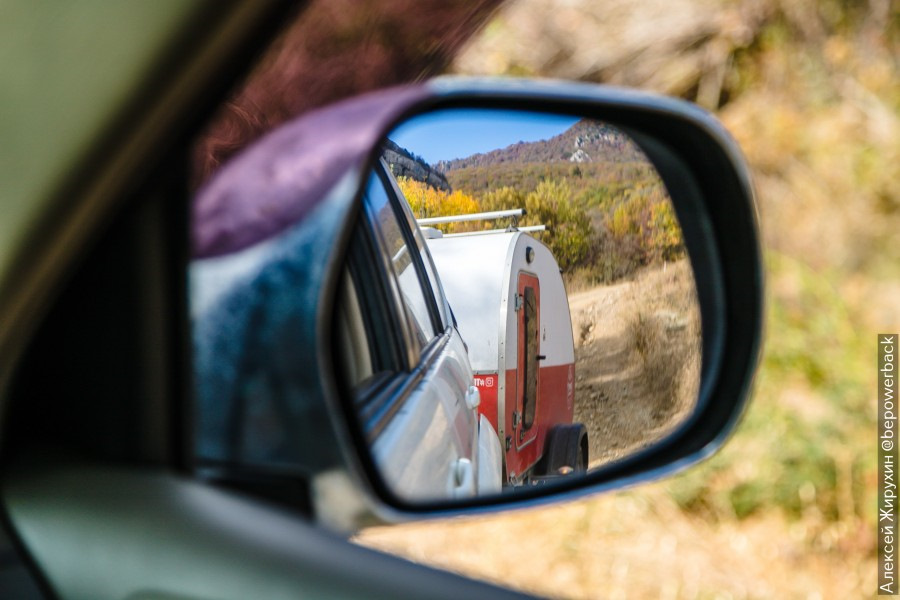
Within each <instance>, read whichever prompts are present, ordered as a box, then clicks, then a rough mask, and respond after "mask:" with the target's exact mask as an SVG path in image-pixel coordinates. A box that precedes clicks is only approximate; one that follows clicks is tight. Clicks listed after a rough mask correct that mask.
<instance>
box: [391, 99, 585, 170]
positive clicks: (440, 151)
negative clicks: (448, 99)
mask: <svg viewBox="0 0 900 600" xmlns="http://www.w3.org/2000/svg"><path fill="white" fill-rule="evenodd" d="M578 120H579V118H578V117H572V116H564V115H548V114H545V113H535V112H523V111H511V110H497V109H445V110H440V111H435V112H431V113H426V114H424V115H419V116H416V117H413V118H412V119H410V120H409V121H407V122H405V123H403V124H401V125H400V127H398V128H397V129H395V130H394V131H392V132H391V133H390V134H389V135H388V138H390V139H391V140H393V141H394V142H396V143H397V144H398V145H399V146H401V147H403V148H406V149H407V150H409V151H410V152H413V153H415V154H418V155H419V156H421V157H423V158H424V159H425V160H426V161H427V162H428V163H430V164H434V163H436V162H437V161H439V160H450V159H454V158H465V157H467V156H471V155H472V154H475V153H477V152H490V151H491V150H496V149H498V148H505V147H507V146H509V145H511V144H515V143H516V142H534V141H537V140H546V139H548V138H551V137H553V136H555V135H559V134H560V133H562V132H563V131H565V130H566V129H568V128H569V127H571V126H572V125H574V124H575V123H576V122H578Z"/></svg>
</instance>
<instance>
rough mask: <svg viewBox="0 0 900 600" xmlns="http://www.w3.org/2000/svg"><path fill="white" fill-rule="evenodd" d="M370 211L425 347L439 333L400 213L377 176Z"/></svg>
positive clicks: (368, 194) (368, 201) (415, 331)
mask: <svg viewBox="0 0 900 600" xmlns="http://www.w3.org/2000/svg"><path fill="white" fill-rule="evenodd" d="M366 208H367V210H368V212H369V215H370V217H371V219H372V221H373V223H374V225H375V228H376V229H377V230H378V237H379V238H380V239H381V243H382V245H383V248H384V251H385V252H386V253H387V256H388V257H389V262H390V264H391V269H392V271H393V274H394V276H395V277H396V279H397V283H398V285H399V288H400V295H401V297H402V301H403V305H404V309H405V312H406V314H407V317H408V319H407V320H408V322H409V325H410V329H411V331H412V333H413V336H414V337H415V339H416V341H417V342H418V344H419V346H420V348H421V347H424V346H425V345H426V344H427V343H428V342H429V341H430V340H431V339H432V338H433V337H434V336H435V334H436V332H435V330H434V326H433V325H432V323H431V315H430V313H429V311H428V303H427V299H426V297H425V292H424V290H423V289H422V285H421V283H420V280H419V274H418V272H417V270H416V266H415V261H414V259H413V255H412V254H411V253H410V251H409V247H408V246H407V243H406V237H405V236H404V235H403V230H402V229H401V225H400V221H399V220H398V218H397V213H396V212H395V210H394V207H393V206H392V204H391V202H390V199H389V197H388V195H387V191H386V190H385V188H384V185H383V184H382V182H381V179H380V178H378V177H377V176H373V177H372V179H371V180H370V181H369V187H368V189H367V191H366Z"/></svg>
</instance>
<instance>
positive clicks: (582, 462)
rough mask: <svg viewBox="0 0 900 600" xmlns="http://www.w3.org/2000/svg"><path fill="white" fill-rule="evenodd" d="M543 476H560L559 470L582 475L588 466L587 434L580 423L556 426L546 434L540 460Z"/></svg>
mask: <svg viewBox="0 0 900 600" xmlns="http://www.w3.org/2000/svg"><path fill="white" fill-rule="evenodd" d="M541 462H542V463H543V464H542V466H543V468H542V469H541V474H543V475H560V474H562V472H561V471H560V470H561V469H563V470H567V469H571V470H572V471H574V472H576V473H584V472H585V471H587V466H588V434H587V429H586V428H585V426H584V425H582V424H581V423H572V424H571V425H557V426H556V427H553V428H552V429H550V431H548V432H547V440H546V442H545V444H544V457H543V459H542V460H541Z"/></svg>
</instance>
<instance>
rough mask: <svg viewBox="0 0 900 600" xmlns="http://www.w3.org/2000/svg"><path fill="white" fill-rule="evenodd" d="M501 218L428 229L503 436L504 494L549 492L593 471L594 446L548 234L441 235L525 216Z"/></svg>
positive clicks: (484, 402) (488, 411)
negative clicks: (579, 416) (577, 418)
mask: <svg viewBox="0 0 900 600" xmlns="http://www.w3.org/2000/svg"><path fill="white" fill-rule="evenodd" d="M521 214H524V211H522V210H521V209H518V210H516V211H499V212H495V213H478V214H475V215H460V216H453V217H435V218H429V219H419V224H420V225H421V226H422V227H423V231H424V233H425V237H426V239H427V240H428V241H427V243H428V249H429V251H430V252H431V255H432V258H433V260H434V263H435V267H436V269H437V271H438V274H439V276H440V279H441V283H442V285H443V287H444V292H445V293H446V295H447V298H448V300H449V303H450V307H451V309H452V311H453V313H454V316H455V318H456V321H457V327H458V329H459V331H460V333H461V335H462V337H463V339H464V340H465V342H466V344H467V346H468V350H469V359H470V361H471V364H472V368H473V370H474V372H475V385H476V387H477V388H478V390H479V392H480V394H481V404H480V406H479V412H481V413H482V414H483V415H485V416H486V417H487V419H488V420H489V421H490V423H491V425H492V426H493V427H494V428H495V430H496V431H497V434H498V436H499V438H500V440H501V444H502V446H503V450H504V452H503V454H504V461H503V466H504V484H505V485H525V484H535V483H541V482H543V481H546V480H548V479H551V478H554V477H558V476H560V475H565V474H567V473H570V472H572V471H583V470H585V469H586V467H587V464H588V437H587V430H586V428H585V426H584V425H583V424H580V423H573V416H574V409H575V349H574V340H573V337H572V322H571V317H570V314H569V303H568V297H567V295H566V290H565V287H564V285H563V280H562V276H561V274H560V269H559V265H558V264H557V262H556V259H555V258H554V256H553V254H552V253H551V251H550V250H549V249H548V248H547V247H546V246H545V245H544V244H542V243H541V242H540V241H538V240H537V239H535V238H534V237H532V236H531V235H530V233H531V232H534V231H540V230H543V229H544V227H543V226H533V227H522V228H516V227H509V228H508V229H495V230H489V231H477V232H471V233H461V234H442V233H441V232H440V231H438V230H436V229H433V228H431V227H429V226H430V225H436V224H440V223H448V222H454V221H470V220H483V219H493V218H503V217H510V216H513V217H515V216H518V215H521Z"/></svg>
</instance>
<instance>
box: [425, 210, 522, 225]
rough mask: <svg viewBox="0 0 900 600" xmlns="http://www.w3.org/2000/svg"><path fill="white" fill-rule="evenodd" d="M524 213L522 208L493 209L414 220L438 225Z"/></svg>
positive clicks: (503, 217)
mask: <svg viewBox="0 0 900 600" xmlns="http://www.w3.org/2000/svg"><path fill="white" fill-rule="evenodd" d="M524 214H525V209H524V208H513V209H511V210H495V211H491V212H482V213H469V214H467V215H451V216H448V217H428V218H425V219H416V221H418V223H419V225H440V224H442V223H459V222H461V221H493V220H495V219H505V218H507V217H516V218H518V217H521V216H522V215H524Z"/></svg>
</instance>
